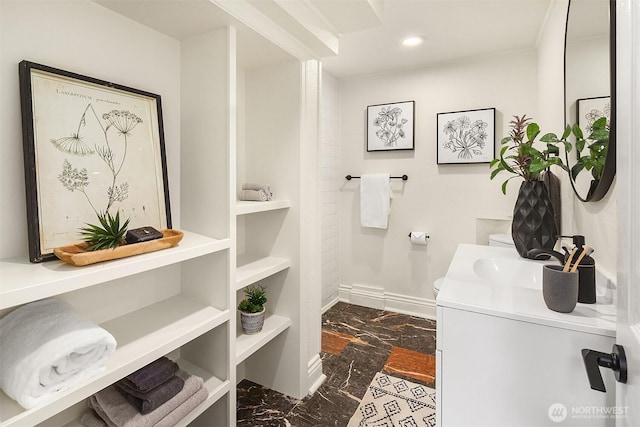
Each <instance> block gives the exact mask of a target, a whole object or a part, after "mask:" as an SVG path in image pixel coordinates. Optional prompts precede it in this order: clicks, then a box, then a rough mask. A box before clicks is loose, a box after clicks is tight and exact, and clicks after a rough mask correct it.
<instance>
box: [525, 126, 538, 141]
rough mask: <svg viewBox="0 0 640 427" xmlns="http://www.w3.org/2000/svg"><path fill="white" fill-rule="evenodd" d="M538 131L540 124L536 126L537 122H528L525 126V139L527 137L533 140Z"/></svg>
mask: <svg viewBox="0 0 640 427" xmlns="http://www.w3.org/2000/svg"><path fill="white" fill-rule="evenodd" d="M539 133H540V126H538V124H537V123H529V125H528V126H527V139H529V141H533V140H534V139H536V136H538V134H539Z"/></svg>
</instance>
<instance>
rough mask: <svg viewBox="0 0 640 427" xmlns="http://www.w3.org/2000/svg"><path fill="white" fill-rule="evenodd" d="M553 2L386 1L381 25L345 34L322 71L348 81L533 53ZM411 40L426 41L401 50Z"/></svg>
mask: <svg viewBox="0 0 640 427" xmlns="http://www.w3.org/2000/svg"><path fill="white" fill-rule="evenodd" d="M320 1H325V2H328V3H334V4H340V3H343V4H344V3H345V2H351V1H352V0H320ZM552 1H553V0H384V3H383V4H382V11H381V19H382V25H378V26H374V27H370V28H367V29H363V30H359V31H355V32H350V33H346V34H343V35H342V36H341V37H340V48H339V54H338V55H337V56H333V57H326V58H323V68H324V69H325V70H326V71H327V72H329V73H330V74H332V75H334V76H335V77H337V78H349V77H354V76H360V75H366V74H373V73H381V72H389V71H397V70H403V69H410V68H418V67H426V66H430V65H434V64H438V63H443V62H448V61H454V60H458V59H461V58H470V57H474V56H479V55H486V54H491V53H497V52H503V51H510V50H518V49H527V48H534V47H535V46H536V42H537V39H538V35H539V32H540V29H541V28H542V27H543V24H544V21H545V17H546V15H547V10H548V9H549V7H550V4H551V2H552ZM353 19H358V18H357V17H354V18H353ZM410 35H420V36H423V37H425V38H426V42H425V43H423V44H422V45H420V46H417V47H413V48H408V47H404V46H402V45H401V44H400V42H401V40H402V39H403V38H404V37H407V36H410Z"/></svg>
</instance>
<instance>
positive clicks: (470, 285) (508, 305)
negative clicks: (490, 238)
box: [436, 244, 616, 337]
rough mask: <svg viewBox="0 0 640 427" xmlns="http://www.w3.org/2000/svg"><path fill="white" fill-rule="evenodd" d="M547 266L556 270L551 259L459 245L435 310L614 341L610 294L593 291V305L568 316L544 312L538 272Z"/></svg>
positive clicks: (612, 306) (586, 305) (540, 279)
mask: <svg viewBox="0 0 640 427" xmlns="http://www.w3.org/2000/svg"><path fill="white" fill-rule="evenodd" d="M596 262H597V260H596ZM549 263H554V264H558V262H557V261H556V260H555V258H552V259H551V260H549V261H544V262H543V261H532V260H528V259H525V258H522V257H520V256H519V255H518V253H517V252H516V251H515V250H514V249H511V248H501V247H494V246H481V245H469V244H461V245H459V246H458V249H457V250H456V253H455V255H454V257H453V260H452V261H451V264H450V266H449V270H448V271H447V275H446V276H445V278H444V281H443V282H442V286H441V289H440V292H439V293H438V298H437V300H436V304H437V305H438V306H439V307H450V308H456V309H461V310H466V311H473V312H477V313H483V314H488V315H493V316H498V317H504V318H510V319H514V320H520V321H525V322H530V323H537V324H540V325H547V326H552V327H558V328H564V329H571V330H576V331H581V332H586V333H593V334H598V335H605V336H611V337H615V335H616V306H615V305H614V303H613V301H614V299H613V298H612V297H611V294H612V290H611V289H604V288H600V287H598V289H597V298H596V303H595V304H581V303H578V305H577V306H576V308H575V309H574V311H573V312H571V313H558V312H555V311H552V310H550V309H548V308H547V306H546V305H545V303H544V300H543V297H542V266H543V265H544V264H549ZM493 265H498V266H507V267H508V268H506V270H500V271H499V272H498V270H499V269H496V270H495V271H494V270H492V269H491V267H492V266H493ZM596 265H597V264H596ZM479 267H480V268H479ZM482 267H484V268H482ZM483 272H484V273H483ZM492 275H493V276H492ZM598 286H600V284H598Z"/></svg>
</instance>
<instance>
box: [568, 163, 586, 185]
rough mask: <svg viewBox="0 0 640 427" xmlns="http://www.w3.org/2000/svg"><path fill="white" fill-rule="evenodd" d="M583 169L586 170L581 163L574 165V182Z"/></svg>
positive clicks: (572, 176) (572, 174)
mask: <svg viewBox="0 0 640 427" xmlns="http://www.w3.org/2000/svg"><path fill="white" fill-rule="evenodd" d="M582 169H584V164H582V163H580V162H578V163H576V164H575V165H573V167H572V168H571V178H573V180H574V181H575V179H576V178H577V177H578V174H579V173H580V172H581V171H582Z"/></svg>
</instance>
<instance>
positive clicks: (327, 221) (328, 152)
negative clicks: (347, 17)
mask: <svg viewBox="0 0 640 427" xmlns="http://www.w3.org/2000/svg"><path fill="white" fill-rule="evenodd" d="M321 96H322V98H321V100H320V173H319V177H320V182H319V188H320V200H319V202H320V208H321V217H320V223H321V226H322V230H321V249H322V257H321V260H322V277H321V280H322V306H323V307H325V306H326V305H328V304H330V303H332V302H333V301H334V300H336V299H337V298H338V279H339V241H338V239H339V228H340V227H339V220H338V213H339V210H340V208H339V201H340V186H341V185H342V181H343V180H344V177H342V176H340V111H339V110H340V102H339V101H340V100H339V88H338V80H337V79H335V78H334V77H333V76H331V75H329V74H327V73H323V75H322V94H321Z"/></svg>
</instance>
